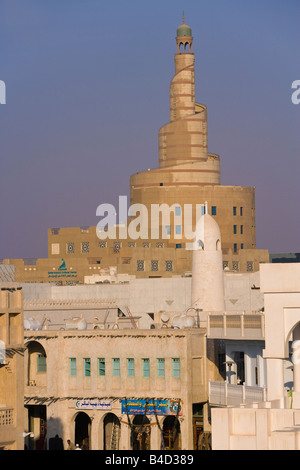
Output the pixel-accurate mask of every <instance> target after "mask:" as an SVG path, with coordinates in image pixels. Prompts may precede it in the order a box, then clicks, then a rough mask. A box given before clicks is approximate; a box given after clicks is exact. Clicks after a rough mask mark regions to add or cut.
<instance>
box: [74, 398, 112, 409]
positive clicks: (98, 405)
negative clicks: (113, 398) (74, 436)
mask: <svg viewBox="0 0 300 470" xmlns="http://www.w3.org/2000/svg"><path fill="white" fill-rule="evenodd" d="M75 408H76V409H77V410H101V411H103V410H111V402H110V401H109V400H76V403H75Z"/></svg>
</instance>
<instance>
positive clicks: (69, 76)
mask: <svg viewBox="0 0 300 470" xmlns="http://www.w3.org/2000/svg"><path fill="white" fill-rule="evenodd" d="M183 10H184V13H185V21H186V23H187V24H188V25H189V26H190V27H191V28H192V30H193V36H194V52H195V56H196V100H197V101H198V102H200V103H203V104H206V105H207V106H208V147H209V151H210V152H213V153H218V154H219V155H220V156H221V183H222V184H224V185H237V186H239V185H241V186H255V188H256V228H257V247H258V248H266V249H269V250H270V252H271V253H278V252H300V243H299V242H300V216H299V205H300V204H299V203H300V197H299V192H300V191H299V179H300V163H299V157H300V138H299V137H300V104H299V105H294V104H293V103H292V101H291V95H292V91H293V90H292V89H291V84H292V82H293V81H294V80H300V60H299V59H300V2H299V0H288V1H286V0H285V1H284V0H282V1H279V0H243V1H241V0H184V1H183V0H181V1H178V0H160V1H158V0H151V1H149V0H148V1H147V0H143V1H137V0H126V1H124V0H122V1H121V0H112V1H110V2H107V1H102V0H0V45H1V49H0V50H1V55H0V80H3V81H4V82H5V84H6V104H5V105H0V154H1V168H0V220H1V222H0V224H1V225H0V258H28V257H47V229H48V228H51V227H76V226H82V225H96V224H97V222H98V221H99V218H97V217H96V208H97V206H98V205H99V204H101V203H111V204H115V205H116V204H117V202H118V197H119V195H128V196H129V177H130V175H131V174H132V173H136V172H138V171H143V170H145V169H147V168H156V167H158V130H159V128H160V127H161V126H162V125H163V124H165V123H167V122H168V121H169V85H170V80H171V78H172V77H173V74H174V53H175V36H176V28H177V27H178V26H179V25H180V24H181V23H182V12H183Z"/></svg>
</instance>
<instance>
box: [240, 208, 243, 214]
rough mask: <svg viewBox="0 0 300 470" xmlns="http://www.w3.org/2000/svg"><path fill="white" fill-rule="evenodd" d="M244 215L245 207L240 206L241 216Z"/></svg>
mask: <svg viewBox="0 0 300 470" xmlns="http://www.w3.org/2000/svg"><path fill="white" fill-rule="evenodd" d="M242 215H243V208H242V207H240V216H242Z"/></svg>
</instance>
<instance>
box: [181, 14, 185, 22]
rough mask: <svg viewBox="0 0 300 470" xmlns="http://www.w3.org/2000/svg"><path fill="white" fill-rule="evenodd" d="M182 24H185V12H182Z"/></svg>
mask: <svg viewBox="0 0 300 470" xmlns="http://www.w3.org/2000/svg"><path fill="white" fill-rule="evenodd" d="M182 24H185V19H184V12H183V13H182Z"/></svg>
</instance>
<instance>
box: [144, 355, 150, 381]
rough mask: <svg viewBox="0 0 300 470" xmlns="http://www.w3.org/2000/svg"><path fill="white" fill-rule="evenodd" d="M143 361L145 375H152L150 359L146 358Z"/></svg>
mask: <svg viewBox="0 0 300 470" xmlns="http://www.w3.org/2000/svg"><path fill="white" fill-rule="evenodd" d="M142 361H143V377H150V359H148V358H144V359H142Z"/></svg>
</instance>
